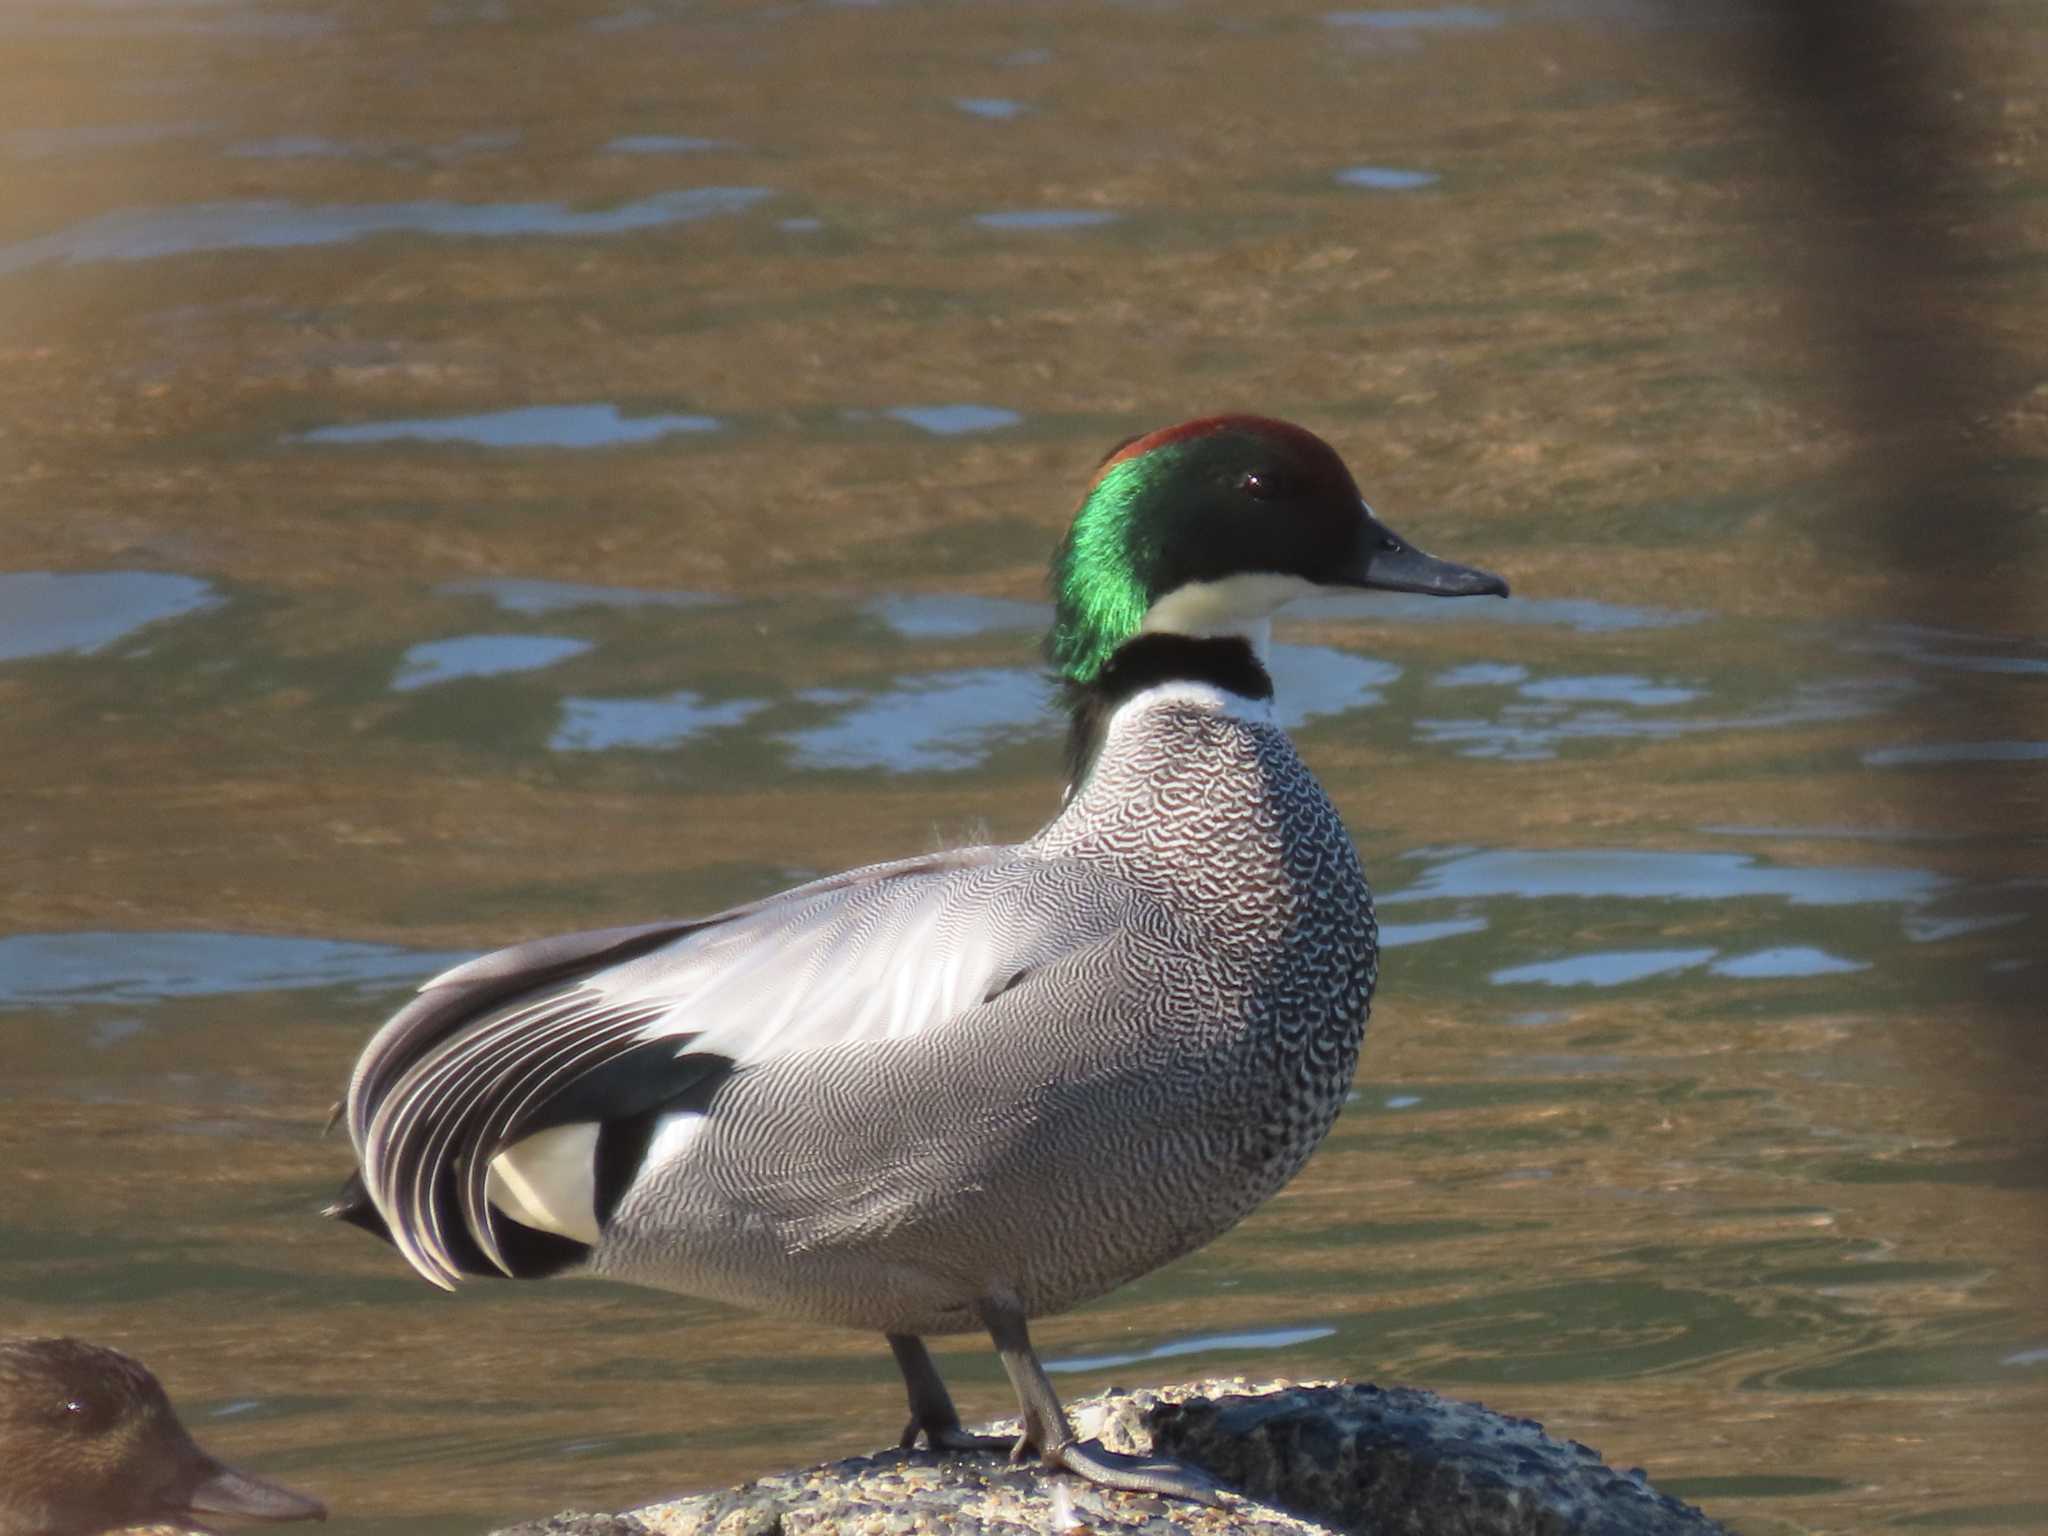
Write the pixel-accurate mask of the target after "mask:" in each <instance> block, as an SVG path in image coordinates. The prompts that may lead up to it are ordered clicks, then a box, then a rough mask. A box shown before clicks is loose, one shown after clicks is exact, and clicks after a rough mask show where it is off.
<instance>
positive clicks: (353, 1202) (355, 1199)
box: [320, 1173, 391, 1243]
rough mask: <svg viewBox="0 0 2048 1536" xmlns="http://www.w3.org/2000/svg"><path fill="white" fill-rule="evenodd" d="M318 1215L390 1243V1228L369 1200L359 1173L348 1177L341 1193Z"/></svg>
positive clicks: (321, 1208) (368, 1194)
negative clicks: (343, 1222)
mask: <svg viewBox="0 0 2048 1536" xmlns="http://www.w3.org/2000/svg"><path fill="white" fill-rule="evenodd" d="M320 1214H321V1215H322V1216H325V1217H327V1218H328V1219H329V1220H331V1221H345V1222H347V1223H348V1224H349V1225H350V1226H352V1227H361V1228H362V1229H363V1230H364V1231H365V1232H367V1233H369V1234H370V1236H372V1237H379V1238H382V1239H383V1240H384V1241H385V1242H387V1243H388V1242H390V1241H391V1228H390V1227H388V1226H386V1225H385V1223H384V1217H383V1215H382V1213H381V1212H379V1211H378V1209H377V1206H376V1202H374V1201H373V1200H371V1199H370V1191H369V1190H368V1188H366V1187H365V1186H364V1184H363V1176H362V1175H361V1174H360V1173H352V1174H350V1175H349V1176H348V1182H347V1183H346V1184H344V1185H342V1186H341V1193H340V1194H338V1195H336V1196H335V1197H334V1198H333V1199H332V1200H330V1201H328V1202H327V1204H325V1205H323V1206H321V1207H320Z"/></svg>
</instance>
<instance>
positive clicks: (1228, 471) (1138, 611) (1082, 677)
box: [1046, 416, 1508, 685]
mask: <svg viewBox="0 0 2048 1536" xmlns="http://www.w3.org/2000/svg"><path fill="white" fill-rule="evenodd" d="M1237 578H1253V579H1250V580H1237ZM1257 578H1268V579H1265V580H1258V579H1257ZM1310 586H1331V587H1382V588H1386V589H1389V590H1392V591H1397V592H1427V593H1432V594H1435V595H1437V596H1443V597H1452V596H1461V595H1467V594H1474V593H1480V592H1494V593H1498V594H1500V595H1501V596H1503V597H1505V596H1506V595H1507V590H1508V588H1507V583H1506V582H1504V581H1502V580H1501V579H1500V578H1499V577H1498V576H1494V575H1491V574H1489V573H1487V572H1485V571H1479V570H1474V569H1472V568H1470V567H1468V566H1461V565H1453V564H1451V563H1450V562H1449V561H1445V560H1437V559H1434V558H1432V557H1431V556H1429V555H1425V554H1423V553H1422V551H1420V550H1418V549H1416V548H1415V547H1414V546H1413V545H1410V544H1409V543H1408V542H1407V541H1406V540H1404V539H1402V538H1400V537H1399V536H1398V535H1397V534H1395V533H1393V532H1392V531H1391V530H1390V529H1388V528H1387V527H1386V526H1385V525H1384V524H1383V523H1381V522H1380V521H1379V519H1378V518H1376V517H1374V516H1373V513H1372V509H1371V508H1370V507H1368V506H1367V505H1366V504H1365V502H1364V501H1363V500H1362V499H1361V498H1360V496H1359V494H1358V487H1357V485H1356V484H1355V483H1354V482H1353V481H1352V478H1351V472H1350V471H1349V470H1348V469H1346V468H1345V467H1344V461H1343V460H1342V459H1340V458H1338V457H1337V454H1336V452H1335V451H1334V450H1333V449H1332V448H1331V447H1330V445H1329V444H1328V443H1325V442H1324V441H1323V440H1322V439H1321V438H1319V437H1317V436H1316V435H1315V434H1314V433H1312V432H1308V431H1305V430H1304V429H1302V428H1301V427H1297V426H1292V425H1290V424H1289V423H1287V422H1284V421H1273V420H1271V419H1269V418H1266V417H1262V416H1206V417H1202V418H1201V419H1199V420H1196V421H1188V422H1183V423H1181V424H1180V425H1179V426H1175V427H1167V428H1165V429H1163V430H1161V431H1158V432H1152V433H1148V434H1146V435H1145V436H1143V437H1137V438H1133V439H1131V440H1130V441H1128V442H1126V443H1123V444H1121V445H1119V446H1118V447H1117V448H1115V449H1113V450H1112V451H1111V453H1110V454H1109V456H1108V457H1107V458H1105V459H1104V460H1103V461H1102V463H1101V465H1100V466H1099V467H1098V468H1097V470H1096V472H1095V479H1094V481H1093V482H1092V483H1091V484H1090V485H1089V487H1088V491H1087V494H1086V495H1085V496H1083V497H1082V500H1081V506H1080V509H1079V510H1078V511H1077V512H1076V513H1075V514H1074V522H1073V526H1072V527H1071V528H1069V529H1068V530H1067V536H1066V538H1065V539H1064V540H1063V541H1061V544H1060V547H1059V551H1058V552H1057V553H1056V554H1055V555H1054V556H1053V564H1052V588H1053V601H1054V609H1055V612H1054V618H1053V627H1052V632H1051V634H1050V635H1049V636H1047V639H1046V652H1047V655H1048V657H1049V658H1050V659H1051V661H1052V664H1053V667H1054V668H1055V669H1056V670H1057V671H1058V673H1059V675H1060V676H1061V677H1062V678H1064V679H1065V680H1066V681H1068V682H1069V683H1074V684H1083V685H1085V684H1087V683H1089V682H1091V681H1093V680H1094V678H1095V676H1096V674H1097V673H1099V672H1100V671H1101V670H1102V667H1103V664H1104V663H1105V662H1107V661H1108V660H1109V658H1110V657H1111V656H1112V655H1114V654H1115V653H1116V650H1117V648H1118V647H1119V646H1121V645H1123V644H1124V643H1125V642H1126V641H1128V640H1130V639H1131V638H1132V637H1134V636H1135V635H1137V634H1138V633H1139V632H1140V631H1141V630H1144V629H1147V628H1152V629H1160V628H1167V629H1182V628H1183V626H1184V624H1186V622H1187V617H1188V616H1190V615H1201V616H1202V621H1203V622H1215V621H1216V620H1217V616H1218V615H1236V616H1237V617H1238V618H1239V619H1244V620H1249V619H1254V618H1262V617H1264V616H1265V615H1266V614H1270V612H1271V611H1272V610H1273V609H1274V608H1277V607H1279V606H1280V605H1281V604H1282V603H1284V602H1285V601H1287V599H1288V598H1290V597H1294V596H1298V595H1300V594H1301V593H1302V592H1304V591H1306V590H1307V589H1308V587H1310ZM1169 598H1170V599H1174V601H1173V602H1171V603H1167V602H1166V601H1165V600H1166V599H1169ZM1198 632H1199V631H1198Z"/></svg>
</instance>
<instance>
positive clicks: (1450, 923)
mask: <svg viewBox="0 0 2048 1536" xmlns="http://www.w3.org/2000/svg"><path fill="white" fill-rule="evenodd" d="M1485 927H1486V919H1485V918H1483V917H1447V918H1444V919H1443V920H1442V921H1441V922H1435V923H1382V924H1380V948H1381V949H1401V948H1403V947H1405V946H1407V945H1410V944H1428V943H1430V942H1432V941H1433V940H1436V939H1451V938H1456V937H1457V936H1458V935H1459V934H1461V933H1478V932H1480V931H1482V930H1483V929H1484V928H1485Z"/></svg>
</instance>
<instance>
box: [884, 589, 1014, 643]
mask: <svg viewBox="0 0 2048 1536" xmlns="http://www.w3.org/2000/svg"><path fill="white" fill-rule="evenodd" d="M867 611H868V612H869V613H871V614H873V615H874V616H875V617H876V618H878V619H880V620H881V621H882V622H883V623H884V624H886V625H888V626H889V627H890V628H891V629H893V630H895V631H896V633H897V634H899V635H902V636H903V637H904V638H905V639H909V640H955V639H961V638H964V637H966V636H968V635H985V634H989V633H992V632H995V631H998V630H1010V629H1029V630H1042V629H1044V628H1045V627H1046V626H1047V625H1048V624H1050V623H1051V622H1052V605H1051V604H1050V603H1025V602H1018V601H1016V600H1015V599H1012V598H1005V597H967V596H958V595H954V594H951V593H943V592H940V593H929V594H927V593H917V594H907V595H898V596H893V597H878V598H875V599H873V600H871V601H870V602H869V603H868V605H867Z"/></svg>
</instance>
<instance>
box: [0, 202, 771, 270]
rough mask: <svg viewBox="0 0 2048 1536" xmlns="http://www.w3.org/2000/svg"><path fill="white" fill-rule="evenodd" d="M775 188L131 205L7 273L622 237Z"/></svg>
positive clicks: (13, 250) (3, 257)
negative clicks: (578, 197) (401, 237)
mask: <svg viewBox="0 0 2048 1536" xmlns="http://www.w3.org/2000/svg"><path fill="white" fill-rule="evenodd" d="M774 195H775V194H774V193H773V192H772V191H771V190H770V189H768V188H767V187H687V188H684V189H683V190H681V191H676V192H659V193H656V194H655V195H654V196H652V197H644V198H641V199H639V200H638V201H636V202H630V203H621V204H620V205H619V206H618V207H616V208H605V209H594V210H592V211H589V212H579V211H577V210H575V209H572V208H569V207H566V206H564V205H563V204H560V203H450V202H442V201H438V200H436V201H423V202H412V203H329V204H313V205H308V206H303V207H302V206H299V205H297V204H293V203H285V202H236V203H195V204H192V205H190V206H188V207H183V208H127V209H122V210H120V211H119V212H116V213H106V214H101V215H100V216H99V217H98V218H94V219H88V220H87V221H86V222H84V223H83V224H76V225H73V226H72V227H71V228H70V229H65V230H59V231H58V232H57V233H55V234H50V235H40V236H37V237H36V238H34V239H30V240H20V241H17V242H15V243H14V244H13V245H8V246H0V274H5V273H9V272H20V271H24V270H26V269H27V268H30V267H35V266H40V265H42V264H43V263H45V262H62V263H64V264H66V265H70V266H76V265H79V264H80V263H83V262H92V261H151V260H155V259H157V258H160V257H165V256H185V255H190V254H191V253H193V252H195V251H228V250H264V249H272V250H274V249H279V248H283V247H290V246H311V245H335V244H339V243H342V242H345V241H350V240H362V239H365V238H367V237H369V236H371V235H386V234H413V235H438V236H444V237H451V238H464V239H479V238H498V239H503V238H508V237H512V236H537V235H577V236H589V235H617V234H626V233H629V232H631V231H635V230H646V229H660V228H663V227H664V226H667V225H671V224H687V223H690V222H691V221H693V220H696V219H704V218H710V217H713V216H714V215H718V214H729V213H740V212H743V211H745V210H746V209H748V208H751V207H753V206H754V205H755V204H757V203H759V202H762V201H764V200H766V199H767V198H770V197H773V196H774Z"/></svg>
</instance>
